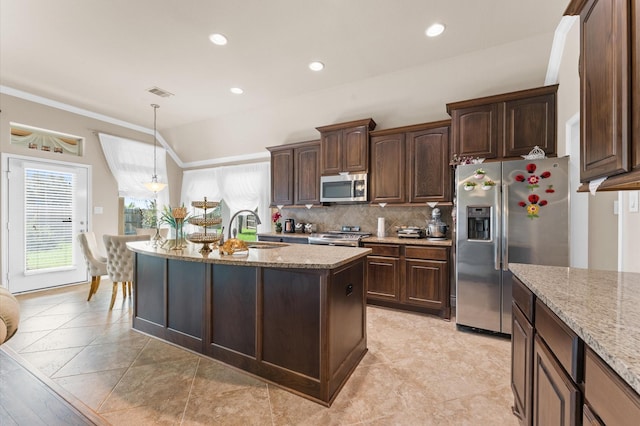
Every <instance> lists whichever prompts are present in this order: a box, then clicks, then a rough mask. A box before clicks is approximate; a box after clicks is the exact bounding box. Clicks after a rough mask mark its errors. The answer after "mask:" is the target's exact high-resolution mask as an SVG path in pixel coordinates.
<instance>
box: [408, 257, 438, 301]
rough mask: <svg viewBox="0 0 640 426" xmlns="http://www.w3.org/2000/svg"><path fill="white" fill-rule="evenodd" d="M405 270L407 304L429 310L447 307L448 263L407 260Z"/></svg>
mask: <svg viewBox="0 0 640 426" xmlns="http://www.w3.org/2000/svg"><path fill="white" fill-rule="evenodd" d="M405 268H406V269H405V288H404V295H403V301H404V302H405V303H407V304H410V305H417V306H423V307H425V308H429V309H443V308H444V307H445V306H447V304H446V298H448V297H449V292H448V291H446V289H448V287H447V285H446V284H447V280H448V279H449V272H448V268H447V262H445V261H435V260H417V259H406V260H405Z"/></svg>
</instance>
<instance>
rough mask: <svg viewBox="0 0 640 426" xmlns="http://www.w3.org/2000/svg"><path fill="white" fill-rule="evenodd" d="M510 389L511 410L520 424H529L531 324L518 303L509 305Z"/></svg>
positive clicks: (531, 360)
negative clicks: (511, 393)
mask: <svg viewBox="0 0 640 426" xmlns="http://www.w3.org/2000/svg"><path fill="white" fill-rule="evenodd" d="M511 312H512V317H511V354H512V356H511V390H512V391H513V412H514V414H515V415H516V416H517V417H518V419H520V424H521V425H530V424H531V420H532V418H531V390H532V387H533V386H532V379H533V370H532V367H533V325H532V324H531V323H530V322H529V321H528V320H527V317H526V316H525V315H524V313H522V311H521V310H520V308H519V307H518V305H517V304H516V303H515V302H514V303H513V304H512V305H511Z"/></svg>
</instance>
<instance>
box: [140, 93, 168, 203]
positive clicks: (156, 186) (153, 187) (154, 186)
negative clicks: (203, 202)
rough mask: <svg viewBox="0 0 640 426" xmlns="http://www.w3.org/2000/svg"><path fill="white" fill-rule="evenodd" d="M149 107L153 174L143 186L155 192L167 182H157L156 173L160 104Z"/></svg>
mask: <svg viewBox="0 0 640 426" xmlns="http://www.w3.org/2000/svg"><path fill="white" fill-rule="evenodd" d="M151 107H152V108H153V176H151V182H145V184H144V186H146V187H147V189H148V190H149V191H152V192H154V193H157V192H160V191H162V190H163V189H164V188H165V187H166V186H167V184H166V183H161V182H158V175H157V173H156V161H157V160H156V140H157V137H156V112H157V110H158V108H160V105H157V104H151Z"/></svg>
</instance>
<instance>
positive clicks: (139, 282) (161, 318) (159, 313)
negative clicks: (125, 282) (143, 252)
mask: <svg viewBox="0 0 640 426" xmlns="http://www.w3.org/2000/svg"><path fill="white" fill-rule="evenodd" d="M135 259H136V275H135V277H134V282H135V283H136V286H135V295H136V298H135V302H136V303H135V317H136V319H137V320H143V321H144V322H146V323H147V324H146V327H153V325H155V326H157V327H160V328H161V329H162V330H164V327H165V326H166V311H165V309H166V300H165V294H164V289H165V285H166V280H165V276H166V272H167V271H166V263H167V262H166V260H165V259H163V258H159V257H151V256H140V255H136V256H135ZM134 321H135V320H134ZM143 331H146V330H143Z"/></svg>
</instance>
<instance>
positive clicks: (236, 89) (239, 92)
mask: <svg viewBox="0 0 640 426" xmlns="http://www.w3.org/2000/svg"><path fill="white" fill-rule="evenodd" d="M229 90H230V91H231V93H233V94H234V95H242V94H243V93H244V90H242V89H241V88H239V87H232V88H231V89H229Z"/></svg>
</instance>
